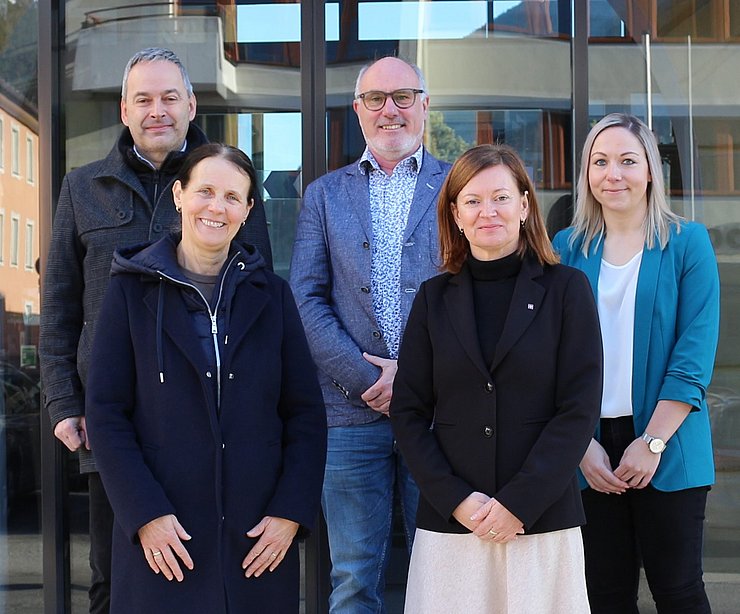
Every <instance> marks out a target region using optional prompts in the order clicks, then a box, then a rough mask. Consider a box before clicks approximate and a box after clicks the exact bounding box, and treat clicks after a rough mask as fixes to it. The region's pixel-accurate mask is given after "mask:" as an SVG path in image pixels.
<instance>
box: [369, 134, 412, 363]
mask: <svg viewBox="0 0 740 614" xmlns="http://www.w3.org/2000/svg"><path fill="white" fill-rule="evenodd" d="M423 156H424V147H423V145H422V146H420V147H419V149H417V150H416V152H415V153H414V154H413V155H411V156H409V157H408V158H406V159H405V160H401V162H399V163H398V164H397V165H396V167H395V168H394V169H393V173H392V174H391V175H390V176H388V175H387V174H386V173H385V171H384V170H383V169H381V168H380V165H379V164H378V162H377V160H375V157H374V156H373V154H372V153H370V150H369V149H367V148H365V153H363V154H362V157H361V158H360V161H359V165H360V172H361V173H363V174H368V175H369V184H370V215H371V219H372V225H373V241H372V246H373V251H372V267H371V271H370V287H371V291H372V296H373V311H374V312H375V318H376V320H377V321H378V326H379V327H380V331H381V333H382V334H383V339H385V344H386V346H387V348H388V355H389V356H390V357H391V358H394V359H395V358H398V348H399V345H400V344H401V330H402V321H401V253H402V251H403V233H404V231H405V230H406V223H407V222H408V218H409V210H410V209H411V201H412V200H413V198H414V190H415V189H416V179H417V178H418V176H419V171H420V170H421V161H422V158H423Z"/></svg>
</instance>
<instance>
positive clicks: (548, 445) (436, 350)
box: [390, 259, 602, 533]
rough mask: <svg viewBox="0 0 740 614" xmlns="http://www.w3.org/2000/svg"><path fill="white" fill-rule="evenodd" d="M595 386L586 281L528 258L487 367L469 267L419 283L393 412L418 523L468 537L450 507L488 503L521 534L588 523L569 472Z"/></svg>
mask: <svg viewBox="0 0 740 614" xmlns="http://www.w3.org/2000/svg"><path fill="white" fill-rule="evenodd" d="M601 389H602V350H601V333H600V330H599V322H598V314H597V310H596V305H595V303H594V298H593V293H592V292H591V288H590V287H589V284H588V281H587V279H586V276H585V275H584V274H583V273H581V272H580V271H577V270H576V269H573V268H570V267H567V266H564V265H554V266H545V267H543V266H541V265H540V264H539V263H538V262H537V261H536V260H535V259H525V260H524V262H523V263H522V267H521V270H520V272H519V275H518V277H517V280H516V285H515V288H514V294H513V297H512V301H511V306H510V308H509V313H508V315H507V318H506V322H505V324H504V329H503V332H502V334H501V338H500V340H499V343H498V346H497V347H496V353H495V358H494V360H493V364H491V365H485V364H484V361H483V356H482V353H481V350H480V343H479V342H478V334H477V330H476V325H475V311H474V306H473V281H472V278H471V275H470V272H469V270H468V267H467V265H464V266H463V268H462V270H461V271H460V273H458V274H457V275H451V274H449V273H445V274H443V275H439V276H437V277H434V278H432V279H430V280H428V281H427V282H425V283H424V284H423V286H422V287H421V288H420V291H419V294H418V296H417V297H416V300H415V301H414V305H413V307H412V309H411V314H410V316H409V320H408V324H407V325H406V332H405V334H404V338H403V344H402V346H401V351H400V356H399V359H398V373H397V374H396V379H395V384H394V386H393V400H392V402H391V409H390V417H391V422H392V424H393V430H394V433H395V435H396V438H397V440H398V444H399V446H400V449H401V452H402V453H403V456H404V458H405V460H406V462H407V464H408V466H409V468H410V470H411V473H412V475H413V476H414V478H415V479H416V481H417V483H418V485H419V489H420V490H421V498H420V500H419V509H418V512H417V526H418V527H419V528H421V529H427V530H430V531H437V532H443V533H467V532H468V530H467V529H466V528H465V527H463V526H462V525H461V524H460V523H458V522H457V521H456V520H455V519H454V518H453V517H452V512H453V511H454V509H455V508H456V507H457V506H458V505H459V504H460V503H461V502H462V500H463V499H465V497H467V496H468V495H469V494H470V493H471V492H473V491H480V492H483V493H485V494H487V495H488V496H492V497H495V498H496V499H497V500H498V501H499V502H500V503H501V504H502V505H504V506H505V507H506V508H507V509H508V510H509V511H510V512H511V513H513V514H514V515H515V516H517V518H519V519H520V520H521V521H522V522H523V523H524V527H525V531H526V532H527V533H544V532H547V531H556V530H559V529H565V528H569V527H575V526H578V525H581V524H583V523H584V522H585V517H584V514H583V508H582V506H581V495H580V491H579V488H578V482H577V479H576V468H577V467H578V463H579V462H580V460H581V458H582V457H583V454H584V452H585V451H586V447H587V446H588V443H589V441H590V439H591V437H592V436H593V434H594V429H595V427H596V422H597V421H598V418H599V411H600V409H599V408H600V405H601Z"/></svg>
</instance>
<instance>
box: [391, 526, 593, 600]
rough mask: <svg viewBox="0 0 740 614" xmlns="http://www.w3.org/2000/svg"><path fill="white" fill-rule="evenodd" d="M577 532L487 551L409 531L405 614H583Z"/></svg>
mask: <svg viewBox="0 0 740 614" xmlns="http://www.w3.org/2000/svg"><path fill="white" fill-rule="evenodd" d="M588 612H590V609H589V607H588V598H587V595H586V580H585V577H584V569H583V542H582V541H581V530H580V529H579V528H574V529H565V530H563V531H554V532H552V533H542V534H539V535H520V536H519V538H518V539H516V540H514V541H512V542H509V543H507V544H494V543H493V542H491V541H487V540H486V541H484V540H481V539H479V538H478V537H476V536H475V535H472V534H467V535H454V534H449V533H435V532H432V531H425V530H423V529H417V530H416V537H415V538H414V548H413V551H412V553H411V563H410V565H409V577H408V584H407V586H406V607H405V614H588Z"/></svg>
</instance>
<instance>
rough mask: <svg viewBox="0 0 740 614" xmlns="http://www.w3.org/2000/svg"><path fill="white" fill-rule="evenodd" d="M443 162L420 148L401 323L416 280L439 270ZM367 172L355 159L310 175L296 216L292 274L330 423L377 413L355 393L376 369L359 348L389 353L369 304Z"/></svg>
mask: <svg viewBox="0 0 740 614" xmlns="http://www.w3.org/2000/svg"><path fill="white" fill-rule="evenodd" d="M448 170H449V164H447V163H445V162H441V161H439V160H437V159H436V158H434V157H433V156H431V155H430V154H429V153H428V152H427V151H426V150H424V158H423V161H422V165H421V171H420V173H419V177H418V179H417V182H416V190H415V192H414V198H413V201H412V203H411V208H410V210H409V218H408V223H407V225H406V231H405V233H404V246H403V254H402V257H401V314H402V317H403V321H404V323H405V322H406V319H407V318H408V314H409V311H410V309H411V303H412V302H413V300H414V296H415V295H416V291H417V290H418V289H419V286H420V284H421V282H422V281H424V280H426V279H428V278H430V277H432V276H433V275H436V274H437V273H439V266H440V264H441V259H440V257H439V241H438V233H437V216H436V204H437V196H438V194H439V189H440V187H441V186H442V182H443V181H444V179H445V176H446V174H447V171H448ZM372 241H373V231H372V222H371V217H370V191H369V184H368V176H367V175H366V174H363V173H361V172H360V168H359V164H358V163H357V162H355V163H353V164H350V165H348V166H345V167H344V168H340V169H338V170H336V171H333V172H331V173H329V174H327V175H325V176H323V177H321V178H320V179H317V180H316V181H314V182H313V183H311V184H310V185H309V186H308V187H307V188H306V192H305V194H304V196H303V205H302V208H301V212H300V215H299V217H298V226H297V228H296V239H295V244H294V246H293V258H292V262H291V266H290V281H291V285H292V286H293V292H294V294H295V298H296V302H297V303H298V309H299V311H300V314H301V318H302V319H303V325H304V327H305V328H306V336H307V338H308V344H309V346H310V348H311V353H312V355H313V358H314V360H315V361H316V365H317V366H318V368H319V382H320V384H321V389H322V392H323V394H324V402H325V403H326V411H327V421H328V424H329V426H343V425H352V424H366V423H369V422H373V421H375V420H378V419H379V418H380V417H381V415H380V414H378V413H377V412H375V411H373V410H372V409H370V408H369V407H368V406H367V405H366V404H365V402H364V401H362V399H361V398H360V395H362V393H363V392H365V390H367V389H368V388H369V387H370V386H372V385H373V384H374V383H375V382H376V381H377V379H378V377H379V376H380V369H379V368H378V367H376V366H374V365H371V364H370V363H369V362H367V361H366V360H365V359H364V358H363V357H362V353H363V352H368V353H370V354H374V355H376V356H382V357H388V349H387V347H386V344H385V341H384V340H383V338H382V335H381V332H380V328H379V326H378V323H377V321H376V318H375V314H374V312H373V297H372V294H371V292H370V267H371V260H372V250H371V243H372Z"/></svg>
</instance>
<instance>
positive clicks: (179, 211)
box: [175, 205, 182, 213]
mask: <svg viewBox="0 0 740 614" xmlns="http://www.w3.org/2000/svg"><path fill="white" fill-rule="evenodd" d="M175 211H177V212H178V213H181V212H182V207H178V206H177V205H175Z"/></svg>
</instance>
